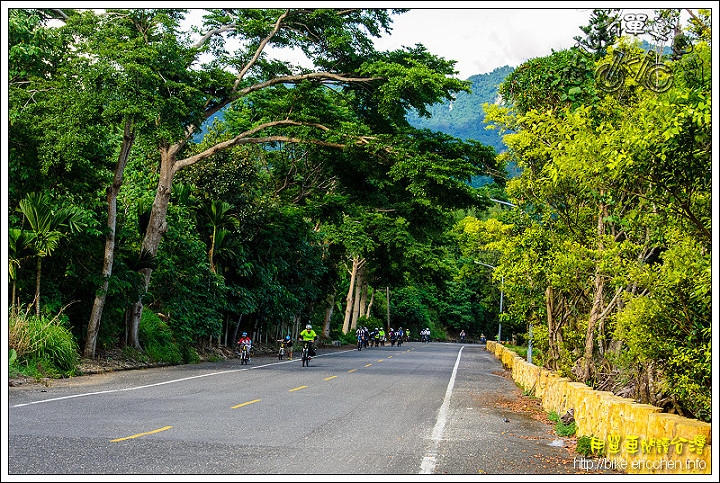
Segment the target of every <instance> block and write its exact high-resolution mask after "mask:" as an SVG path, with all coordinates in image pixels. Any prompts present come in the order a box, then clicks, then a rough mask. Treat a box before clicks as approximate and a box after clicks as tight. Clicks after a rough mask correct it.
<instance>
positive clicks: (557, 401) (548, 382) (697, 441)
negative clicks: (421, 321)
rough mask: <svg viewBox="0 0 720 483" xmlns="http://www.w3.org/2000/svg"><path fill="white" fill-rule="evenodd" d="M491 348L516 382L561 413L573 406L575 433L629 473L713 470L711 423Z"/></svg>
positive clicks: (493, 344) (495, 346)
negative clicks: (588, 439)
mask: <svg viewBox="0 0 720 483" xmlns="http://www.w3.org/2000/svg"><path fill="white" fill-rule="evenodd" d="M486 348H487V350H488V351H490V352H492V353H493V354H495V356H496V357H497V358H498V359H500V360H501V361H502V364H503V366H505V367H506V368H507V369H508V370H510V371H512V378H513V380H514V381H515V383H516V384H517V385H518V386H520V387H521V388H522V389H523V390H524V391H531V394H532V395H534V396H535V397H537V398H538V399H540V400H541V404H542V408H543V410H545V411H546V412H551V411H555V412H556V413H557V414H558V415H559V416H562V415H564V414H565V413H566V412H567V410H568V409H570V408H573V410H574V417H575V423H576V425H577V432H576V435H577V436H578V437H579V436H589V437H591V438H592V439H591V442H592V445H593V447H594V448H597V449H600V450H602V452H598V456H595V458H604V459H605V464H612V465H613V467H615V468H618V469H623V470H624V471H625V472H626V473H628V474H711V473H712V467H711V462H712V451H711V446H710V442H711V425H710V424H709V423H705V422H702V421H698V420H696V419H689V418H684V417H682V416H678V415H677V414H668V413H663V412H662V409H661V408H658V407H655V406H651V405H648V404H638V403H636V402H635V401H633V400H632V399H628V398H624V397H620V396H615V395H614V394H613V393H611V392H607V391H595V390H593V389H591V388H590V387H588V386H587V385H585V384H583V383H580V382H572V381H571V380H570V379H568V378H566V377H560V376H559V375H558V374H555V373H553V372H552V371H548V370H547V369H543V368H540V367H537V366H536V365H534V364H529V363H528V362H527V361H526V360H525V359H523V358H522V357H520V356H519V355H517V354H516V353H515V352H513V351H511V350H510V349H507V348H506V347H505V346H503V345H502V344H498V343H497V342H494V341H487V346H486Z"/></svg>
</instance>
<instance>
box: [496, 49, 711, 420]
mask: <svg viewBox="0 0 720 483" xmlns="http://www.w3.org/2000/svg"><path fill="white" fill-rule="evenodd" d="M612 48H613V47H610V49H612ZM693 52H694V55H692V56H690V55H688V56H683V57H681V58H680V59H679V60H677V61H675V62H673V63H672V64H670V65H671V67H673V71H674V73H675V81H676V82H675V84H674V85H673V87H672V88H671V89H669V90H668V91H667V92H665V93H662V94H657V93H655V92H651V91H648V90H647V89H645V88H644V87H643V86H642V85H638V84H637V83H636V82H634V81H633V80H628V81H627V82H626V84H625V85H624V86H622V89H619V90H618V91H617V92H614V93H612V95H605V96H604V97H603V98H602V99H600V98H598V99H597V100H596V101H594V102H592V103H590V104H587V105H582V104H581V105H573V106H561V105H559V106H556V108H554V109H547V110H545V111H539V110H535V109H532V108H531V107H530V106H531V105H530V104H528V105H527V106H528V108H527V109H518V111H516V112H515V113H514V114H511V113H509V111H505V110H503V109H496V110H494V111H493V112H492V113H491V115H492V116H493V118H494V119H495V120H496V121H498V122H500V123H501V124H503V125H504V127H505V128H507V129H508V130H512V131H513V133H512V134H509V135H507V136H505V138H504V141H505V143H506V144H507V145H508V147H509V148H510V149H509V152H508V157H509V158H510V159H513V160H517V161H518V164H519V165H520V166H522V167H523V173H522V175H521V176H520V177H519V178H517V179H513V180H512V181H510V182H509V183H508V187H507V188H508V195H509V196H510V198H511V199H512V200H513V201H514V202H515V203H516V204H518V205H519V206H520V207H521V208H522V209H523V211H524V212H525V213H527V214H528V215H530V218H529V221H530V222H529V221H523V219H522V218H519V217H518V218H512V219H508V220H507V221H512V222H513V223H512V225H509V226H510V227H511V230H510V231H509V232H508V236H507V238H505V239H499V240H498V241H496V242H495V243H494V244H493V245H492V247H493V248H494V249H496V250H497V251H498V252H499V253H500V254H501V255H500V259H499V262H498V266H499V267H500V269H501V270H502V271H503V273H504V274H505V288H506V294H507V296H508V300H509V305H510V307H512V308H515V307H517V306H518V305H520V306H522V305H523V304H525V302H526V301H527V300H529V298H528V294H527V293H524V292H523V291H522V287H523V286H525V287H527V286H534V287H535V290H534V294H535V295H534V298H535V299H536V301H537V300H539V299H538V295H539V294H541V293H542V294H543V297H544V300H545V303H544V304H539V303H536V304H535V306H534V307H529V308H530V309H531V310H529V311H528V312H525V313H522V311H521V312H520V313H517V314H516V317H524V318H525V319H526V320H528V321H534V322H537V321H539V320H545V321H546V324H543V325H542V326H541V327H538V329H540V330H538V331H537V332H535V331H534V333H533V340H534V341H536V342H540V343H541V344H538V345H539V346H541V347H545V348H547V349H548V351H549V355H548V356H546V358H545V359H544V360H543V362H544V363H545V365H547V366H549V367H551V368H558V369H559V370H560V371H561V372H562V373H563V374H564V375H566V376H570V377H573V378H575V379H576V380H579V381H583V382H585V383H587V384H589V385H591V386H592V387H595V388H597V389H603V390H612V391H613V392H615V393H616V394H620V395H629V396H631V397H633V398H636V399H638V400H640V401H641V402H645V403H650V404H656V405H659V406H664V407H672V408H673V409H675V410H677V411H687V412H691V413H692V414H693V415H694V416H695V417H698V418H700V419H707V418H708V417H709V416H708V415H709V413H708V397H707V396H708V394H709V391H710V384H709V374H710V359H709V349H710V341H709V338H708V335H709V330H710V326H709V325H708V324H709V318H708V317H707V314H708V313H709V305H708V304H709V301H708V299H707V296H708V295H709V285H708V283H707V273H708V270H709V264H708V262H709V260H708V259H707V258H706V257H707V255H708V253H709V249H710V243H709V240H710V238H709V236H708V235H709V233H710V231H709V228H710V218H709V214H710V212H711V209H710V204H709V200H710V194H709V193H710V190H711V182H710V180H709V177H708V174H709V172H710V169H709V167H710V164H711V160H710V152H711V150H710V144H709V142H708V140H709V137H708V136H709V132H710V129H711V119H710V111H709V109H710V108H709V106H710V104H711V103H710V101H709V99H710V97H709V96H710V91H709V85H710V84H709V77H707V76H705V75H704V72H706V67H709V57H708V50H707V46H706V45H704V44H703V43H702V42H700V43H698V44H696V45H695V46H694V49H693ZM605 61H607V59H605ZM666 61H667V62H668V63H670V60H669V59H667V60H666ZM519 70H520V71H521V72H522V69H519ZM532 92H533V91H531V94H532ZM513 95H515V96H518V98H519V99H521V100H524V99H525V98H524V97H523V96H524V94H523V92H522V91H519V90H516V91H513ZM506 116H507V117H506ZM533 239H535V241H534V242H533ZM690 247H693V248H690ZM533 251H534V252H535V253H537V254H538V255H541V256H539V257H537V258H536V259H535V260H534V261H533V266H536V267H538V268H539V270H536V271H534V272H533V271H527V270H526V271H525V272H526V276H525V277H513V276H512V274H513V273H515V272H516V271H517V270H516V269H517V268H519V267H523V265H522V263H520V260H522V259H523V257H524V256H525V255H526V254H527V253H531V252H533ZM681 260H682V261H681ZM680 265H682V266H683V267H684V268H683V270H682V274H681V273H680V272H678V271H677V269H678V267H679V266H680ZM541 289H544V290H541ZM671 293H672V294H673V295H670V294H671ZM689 299H692V301H690V300H689ZM676 304H677V305H676ZM525 306H527V304H525ZM682 307H685V308H682ZM689 307H692V309H691V310H690V311H688V310H687V309H686V308H689ZM574 354H578V355H574ZM690 359H693V360H696V361H697V362H698V364H693V365H692V369H689V368H688V367H687V364H686V362H687V361H688V360H690ZM690 393H694V394H695V397H690V396H689V394H690Z"/></svg>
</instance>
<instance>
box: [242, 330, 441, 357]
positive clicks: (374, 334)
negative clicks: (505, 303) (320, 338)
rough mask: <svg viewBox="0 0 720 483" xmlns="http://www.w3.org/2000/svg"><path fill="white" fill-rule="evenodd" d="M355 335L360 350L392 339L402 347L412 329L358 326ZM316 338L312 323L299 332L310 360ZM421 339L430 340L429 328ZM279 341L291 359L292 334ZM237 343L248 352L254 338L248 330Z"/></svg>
mask: <svg viewBox="0 0 720 483" xmlns="http://www.w3.org/2000/svg"><path fill="white" fill-rule="evenodd" d="M355 335H356V337H357V343H358V345H357V348H358V350H362V349H364V348H368V347H385V342H387V341H390V346H391V347H395V346H397V347H400V346H401V345H402V343H403V342H407V341H409V340H410V331H409V330H403V328H402V327H398V329H397V330H395V329H393V328H392V327H391V328H390V330H389V331H388V332H387V333H386V332H385V329H384V328H382V327H375V329H374V330H370V329H368V328H367V327H358V328H357V330H356V331H355ZM316 339H317V333H316V332H315V331H314V330H313V328H312V325H310V324H307V325H306V326H305V330H303V331H302V332H300V334H298V341H299V342H301V343H303V344H305V343H307V344H308V353H309V357H308V359H310V360H312V358H313V357H314V356H315V355H316V352H315V347H314V345H315V340H316ZM420 340H421V341H422V342H430V329H429V328H425V329H422V330H421V331H420ZM277 342H279V343H280V344H281V346H282V347H283V349H284V350H285V351H286V353H287V355H288V359H289V360H291V359H292V354H293V353H292V347H293V344H292V337H290V334H288V335H286V336H285V337H284V338H283V339H278V340H277ZM237 343H238V347H240V348H242V347H245V348H246V350H247V351H248V353H249V352H250V349H251V348H252V339H250V336H248V333H247V332H243V333H242V335H241V336H240V339H239V340H238V342H237Z"/></svg>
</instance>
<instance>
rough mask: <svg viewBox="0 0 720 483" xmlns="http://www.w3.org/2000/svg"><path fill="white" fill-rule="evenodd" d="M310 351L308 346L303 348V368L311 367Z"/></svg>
mask: <svg viewBox="0 0 720 483" xmlns="http://www.w3.org/2000/svg"><path fill="white" fill-rule="evenodd" d="M308 354H309V351H308V348H307V346H305V347H303V351H302V365H303V367H306V366H307V367H309V366H310V359H309V355H308Z"/></svg>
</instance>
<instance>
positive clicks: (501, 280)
mask: <svg viewBox="0 0 720 483" xmlns="http://www.w3.org/2000/svg"><path fill="white" fill-rule="evenodd" d="M475 263H477V264H478V265H482V266H484V267H488V268H492V269H493V270H495V268H497V267H495V266H493V265H488V264H487V263H483V262H478V261H477V260H475ZM504 286H505V275H502V276H501V277H500V314H498V336H497V337H498V338H497V340H498V343H500V337H501V336H502V323H501V322H500V316H501V315H502V313H503V287H504Z"/></svg>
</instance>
